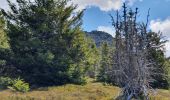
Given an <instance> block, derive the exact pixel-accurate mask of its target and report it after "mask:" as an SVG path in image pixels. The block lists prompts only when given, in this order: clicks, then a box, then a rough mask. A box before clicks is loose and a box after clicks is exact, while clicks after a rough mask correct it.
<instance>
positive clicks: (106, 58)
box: [97, 42, 114, 84]
mask: <svg viewBox="0 0 170 100" xmlns="http://www.w3.org/2000/svg"><path fill="white" fill-rule="evenodd" d="M113 52H114V50H113V48H112V47H111V45H109V44H108V43H107V42H103V43H102V45H101V60H100V69H99V74H98V77H97V78H98V80H99V81H101V82H105V83H111V81H112V79H111V76H110V75H111V74H110V70H111V68H112V66H113ZM112 83H113V82H112ZM113 84H114V83H113Z"/></svg>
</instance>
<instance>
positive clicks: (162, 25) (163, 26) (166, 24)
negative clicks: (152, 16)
mask: <svg viewBox="0 0 170 100" xmlns="http://www.w3.org/2000/svg"><path fill="white" fill-rule="evenodd" d="M150 29H151V30H152V31H154V32H159V31H160V32H162V34H163V36H166V39H167V40H169V42H167V43H166V44H165V47H166V56H170V18H167V19H165V20H160V19H157V20H151V22H150Z"/></svg>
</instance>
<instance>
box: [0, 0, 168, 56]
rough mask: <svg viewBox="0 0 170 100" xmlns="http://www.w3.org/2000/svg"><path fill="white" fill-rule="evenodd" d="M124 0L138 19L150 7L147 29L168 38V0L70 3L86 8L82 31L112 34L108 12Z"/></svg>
mask: <svg viewBox="0 0 170 100" xmlns="http://www.w3.org/2000/svg"><path fill="white" fill-rule="evenodd" d="M11 1H13V2H15V0H11ZM124 2H126V3H127V4H128V6H129V7H131V8H135V7H138V8H139V11H140V12H139V18H138V20H139V21H144V22H146V16H147V11H148V9H149V8H150V9H151V10H150V18H149V26H148V27H149V29H150V30H152V31H154V32H158V31H161V32H162V33H163V35H164V36H166V38H167V39H168V40H170V0H72V3H74V4H77V5H78V6H79V7H78V9H77V10H82V9H86V10H85V13H84V16H83V25H82V28H83V30H84V31H92V30H100V31H105V32H108V33H109V34H111V35H113V36H114V28H113V27H112V26H111V18H110V16H109V14H112V15H115V11H116V10H121V7H122V4H123V3H124ZM0 7H1V8H7V3H6V0H0ZM165 47H166V55H167V56H170V42H167V43H166V45H165Z"/></svg>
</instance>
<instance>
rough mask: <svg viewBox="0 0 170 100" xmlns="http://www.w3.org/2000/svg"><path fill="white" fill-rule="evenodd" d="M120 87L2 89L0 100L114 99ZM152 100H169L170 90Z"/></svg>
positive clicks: (96, 85)
mask: <svg viewBox="0 0 170 100" xmlns="http://www.w3.org/2000/svg"><path fill="white" fill-rule="evenodd" d="M119 92H120V88H118V87H114V86H106V85H103V84H102V83H95V82H89V83H88V84H87V85H84V86H81V85H72V84H68V85H64V86H57V87H47V88H39V89H36V90H32V91H30V92H28V93H19V92H12V91H11V90H4V91H1V92H0V100H114V98H116V97H117V96H118V95H119ZM151 99H152V100H170V91H168V90H158V91H157V93H156V94H155V95H152V96H151Z"/></svg>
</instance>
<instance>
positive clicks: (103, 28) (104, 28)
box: [97, 26, 115, 37]
mask: <svg viewBox="0 0 170 100" xmlns="http://www.w3.org/2000/svg"><path fill="white" fill-rule="evenodd" d="M97 30H98V31H103V32H107V33H109V34H110V35H112V36H113V37H114V36H115V30H114V28H113V27H111V26H99V27H98V28H97Z"/></svg>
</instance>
